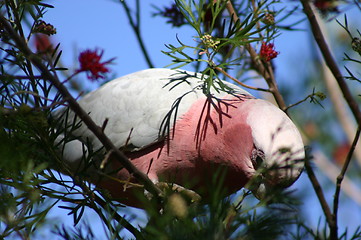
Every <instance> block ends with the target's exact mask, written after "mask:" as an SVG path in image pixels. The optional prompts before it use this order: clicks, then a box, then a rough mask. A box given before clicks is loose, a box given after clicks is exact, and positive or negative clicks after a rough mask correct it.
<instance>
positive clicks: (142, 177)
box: [0, 15, 161, 198]
mask: <svg viewBox="0 0 361 240" xmlns="http://www.w3.org/2000/svg"><path fill="white" fill-rule="evenodd" d="M0 23H1V24H2V26H3V29H4V30H5V31H6V32H7V33H8V34H9V36H10V37H11V38H12V39H13V41H14V42H15V44H16V45H17V47H18V48H19V50H20V51H21V52H22V53H23V54H24V56H25V57H26V58H27V59H29V60H30V61H31V62H32V63H33V64H34V66H36V67H37V68H38V70H39V71H40V72H42V74H43V76H44V79H47V80H49V81H50V82H51V83H52V84H53V85H54V86H55V87H56V88H57V89H58V91H59V93H60V94H61V95H62V96H63V98H64V100H66V101H67V102H68V103H69V107H70V108H71V110H72V111H73V112H74V113H75V114H76V115H77V116H78V117H79V118H80V119H81V120H82V121H83V123H84V124H85V125H86V126H87V127H88V129H89V130H90V131H91V132H93V134H94V135H95V136H96V137H97V138H98V139H99V141H100V142H101V143H102V144H103V146H104V147H105V149H106V150H107V151H110V150H112V151H113V152H114V153H113V154H114V155H115V156H116V157H117V159H118V160H119V161H120V162H121V163H122V165H123V166H124V168H126V169H127V170H128V171H129V173H130V174H132V175H133V176H134V177H135V178H136V179H137V180H138V181H139V182H140V183H142V184H143V185H144V188H145V189H146V190H148V191H149V192H150V193H152V194H153V195H154V196H155V197H157V198H159V196H160V194H161V190H160V189H159V188H158V187H156V186H155V185H154V184H153V182H152V181H151V180H150V179H149V178H148V176H147V175H146V174H144V173H143V172H141V171H139V170H138V169H137V168H136V167H135V166H134V165H133V164H132V163H131V162H130V161H129V159H128V158H127V157H126V156H125V155H124V153H123V152H121V151H120V150H119V149H118V148H117V147H115V146H114V144H113V143H112V142H111V141H110V139H109V138H108V137H107V136H106V135H105V134H104V132H103V131H102V129H101V127H99V126H97V125H96V124H95V123H94V121H93V120H92V119H91V118H90V116H89V115H88V114H87V113H86V112H85V111H84V109H82V108H81V107H80V105H79V104H78V102H77V101H76V100H75V99H74V98H73V97H72V96H71V94H70V92H69V91H68V89H67V88H66V87H65V86H64V85H63V84H62V83H61V82H60V81H59V79H57V77H56V76H54V75H53V74H51V72H50V71H49V70H48V69H47V67H46V66H45V65H44V64H43V63H42V60H41V59H40V58H39V57H38V56H37V55H36V54H34V53H33V52H32V51H31V50H30V49H29V48H28V46H27V44H26V43H25V41H24V40H23V39H22V38H21V37H20V36H19V35H18V34H17V33H16V32H15V31H14V29H13V28H12V27H11V26H10V25H9V23H8V21H7V20H6V19H5V18H4V17H3V16H1V15H0Z"/></svg>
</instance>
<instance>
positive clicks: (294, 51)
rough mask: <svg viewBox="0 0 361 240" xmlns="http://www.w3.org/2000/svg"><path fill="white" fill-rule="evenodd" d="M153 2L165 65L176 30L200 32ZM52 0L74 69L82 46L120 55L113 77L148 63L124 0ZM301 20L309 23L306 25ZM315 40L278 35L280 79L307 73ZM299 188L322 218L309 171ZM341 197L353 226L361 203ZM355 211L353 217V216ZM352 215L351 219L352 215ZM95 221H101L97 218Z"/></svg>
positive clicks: (59, 38)
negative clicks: (174, 22)
mask: <svg viewBox="0 0 361 240" xmlns="http://www.w3.org/2000/svg"><path fill="white" fill-rule="evenodd" d="M128 2H129V3H130V2H131V1H128ZM154 2H155V1H150V0H144V1H141V3H142V16H141V19H142V28H141V31H142V35H143V37H144V39H145V45H146V48H147V49H148V51H149V52H150V55H151V59H152V61H153V63H154V64H155V66H156V67H164V66H166V65H168V64H169V63H170V60H171V59H170V58H169V57H167V56H165V55H164V54H163V53H161V50H166V47H165V46H164V44H169V43H172V44H176V43H177V41H176V35H178V37H179V38H180V39H181V40H182V41H184V42H185V43H190V44H192V41H194V38H193V37H192V36H193V35H194V34H195V32H194V31H193V30H192V29H191V28H190V27H183V28H174V29H172V28H170V27H169V25H166V24H164V19H163V18H161V17H152V16H151V13H152V12H154V11H155V10H152V9H153V8H152V6H151V4H152V3H154ZM159 2H160V1H159ZM170 2H171V1H162V4H164V5H165V6H169V5H170ZM49 3H50V4H53V5H54V6H55V8H54V9H49V11H48V12H47V13H46V15H45V17H44V20H45V21H47V22H49V23H51V24H53V25H54V26H55V27H56V28H57V34H56V35H55V36H54V37H53V40H54V42H61V49H62V50H63V55H62V61H63V64H65V65H66V66H67V67H69V68H70V69H71V68H72V67H75V66H73V64H74V63H76V61H77V56H78V54H79V52H80V51H82V50H85V49H95V48H99V49H104V60H107V59H110V58H113V57H116V59H115V61H114V65H112V66H111V69H112V74H113V76H114V77H118V76H123V75H125V74H128V73H132V72H135V71H138V70H142V69H145V68H148V66H147V64H146V62H145V60H144V58H143V56H142V53H141V51H140V50H139V45H138V42H137V41H136V38H135V35H134V33H133V31H132V30H131V28H130V26H129V24H128V20H127V18H126V17H125V14H124V11H123V9H122V7H121V5H120V4H119V3H117V2H115V1H111V0H77V1H71V0H62V1H54V0H53V1H49ZM156 3H157V2H156ZM297 17H298V16H296V18H297ZM301 26H303V27H305V26H306V25H301ZM311 42H312V41H311V37H310V35H309V34H307V33H306V32H287V33H284V34H282V35H281V36H280V37H279V38H277V40H276V41H275V45H276V50H277V51H279V52H280V53H281V54H280V55H279V56H278V57H277V59H275V64H276V67H277V78H278V79H279V81H280V83H281V85H282V83H285V84H291V85H292V84H293V82H295V84H296V83H297V81H298V80H300V78H297V75H302V73H303V72H304V71H307V67H308V66H307V63H304V62H301V61H299V57H300V56H302V58H310V57H311V55H312V52H311V50H310V44H311ZM290 66H297V68H292V69H293V70H294V71H293V72H292V73H290V71H289V69H290ZM190 70H191V68H190ZM79 78H83V79H84V87H85V88H86V89H87V90H90V89H93V88H96V87H97V84H94V83H90V82H89V81H87V80H86V77H85V74H83V75H80V76H79ZM315 84H316V83H315ZM318 174H320V173H318ZM322 183H323V184H325V185H327V184H328V181H327V180H322ZM294 188H296V189H297V188H299V189H309V190H308V191H306V192H307V194H308V195H309V196H310V197H309V198H308V200H307V202H305V203H304V208H305V212H306V213H307V214H308V215H309V219H310V223H313V224H317V222H318V220H319V217H320V216H321V214H322V213H321V210H320V207H319V203H318V201H317V199H315V197H314V193H313V189H312V188H311V185H310V184H309V181H308V180H307V177H306V175H305V174H303V176H302V177H301V179H300V180H299V181H298V182H297V183H296V184H295V185H294ZM333 191H334V190H333V188H332V189H331V190H330V191H326V194H327V196H328V199H332V194H333ZM342 200H344V201H345V202H344V204H346V205H347V207H345V208H342V211H341V212H340V225H341V229H342V228H344V227H345V226H350V227H351V230H353V229H354V228H355V226H357V225H358V224H359V223H360V222H361V213H360V212H361V211H360V207H358V206H357V205H356V204H355V203H354V202H352V201H350V200H348V199H346V198H345V197H344V196H342ZM355 209H357V211H355ZM136 213H138V212H136ZM87 215H88V219H89V221H94V219H96V217H95V215H94V214H93V213H92V212H91V211H89V213H87ZM52 216H54V217H57V218H58V217H59V218H60V219H63V220H62V221H64V222H66V223H67V224H70V225H71V221H72V219H71V218H69V217H66V213H65V212H64V210H61V209H57V208H55V209H54V210H53V211H52ZM350 216H352V217H351V218H350ZM350 219H352V220H351V221H350ZM95 222H96V223H97V224H99V222H98V221H95ZM96 226H99V225H96Z"/></svg>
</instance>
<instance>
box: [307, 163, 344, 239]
mask: <svg viewBox="0 0 361 240" xmlns="http://www.w3.org/2000/svg"><path fill="white" fill-rule="evenodd" d="M305 168H306V171H307V174H308V178H309V179H310V181H311V183H312V186H313V189H314V190H315V192H316V195H317V198H318V200H319V202H320V204H321V207H322V210H323V213H324V214H325V217H326V221H327V224H328V226H329V228H330V230H331V233H330V235H331V236H330V239H331V240H337V239H338V238H337V231H336V233H335V232H332V230H334V229H335V224H336V222H335V219H334V215H333V214H332V212H331V210H330V207H329V206H328V204H327V201H326V198H325V195H324V193H323V190H322V187H321V185H320V183H319V182H318V180H317V177H316V175H315V173H314V171H313V169H312V166H311V165H310V159H309V158H306V159H305ZM336 229H337V226H336ZM335 234H336V235H335ZM335 236H336V238H335Z"/></svg>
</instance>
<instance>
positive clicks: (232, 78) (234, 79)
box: [214, 67, 270, 92]
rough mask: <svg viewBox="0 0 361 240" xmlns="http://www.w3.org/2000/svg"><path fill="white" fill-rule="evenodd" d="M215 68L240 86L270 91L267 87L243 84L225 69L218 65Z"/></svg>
mask: <svg viewBox="0 0 361 240" xmlns="http://www.w3.org/2000/svg"><path fill="white" fill-rule="evenodd" d="M214 69H215V70H217V71H219V72H221V73H222V74H223V75H224V76H226V77H228V78H229V79H231V80H233V81H235V82H236V83H237V84H239V85H241V86H242V87H245V88H249V89H253V90H257V91H263V92H270V90H268V89H264V88H258V87H252V86H249V85H247V84H244V83H243V82H240V81H239V80H238V79H236V78H234V77H232V76H231V75H229V74H228V73H227V72H226V71H224V70H223V69H222V68H220V67H215V68H214Z"/></svg>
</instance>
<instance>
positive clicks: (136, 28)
mask: <svg viewBox="0 0 361 240" xmlns="http://www.w3.org/2000/svg"><path fill="white" fill-rule="evenodd" d="M120 3H121V4H122V5H123V8H124V10H125V13H126V15H127V17H128V20H129V24H130V26H131V27H132V29H133V31H134V33H135V36H136V37H137V41H138V43H139V46H140V48H141V50H142V53H143V55H144V58H145V60H146V61H147V64H148V67H150V68H154V64H153V63H152V60H150V56H149V54H148V51H147V49H146V47H145V45H144V42H143V39H142V36H141V32H140V4H139V0H137V2H136V6H137V7H136V8H137V12H136V20H137V22H134V20H133V17H132V15H131V14H130V9H129V7H128V5H127V3H126V1H120Z"/></svg>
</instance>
